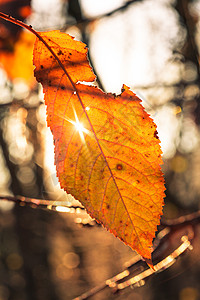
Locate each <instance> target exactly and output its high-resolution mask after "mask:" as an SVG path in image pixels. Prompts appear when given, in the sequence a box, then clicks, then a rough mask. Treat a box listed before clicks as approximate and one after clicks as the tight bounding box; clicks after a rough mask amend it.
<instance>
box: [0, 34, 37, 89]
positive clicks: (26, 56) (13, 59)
mask: <svg viewBox="0 0 200 300" xmlns="http://www.w3.org/2000/svg"><path fill="white" fill-rule="evenodd" d="M34 42H35V37H34V35H33V34H31V33H29V32H26V31H21V32H20V35H19V37H18V39H17V41H16V42H14V43H13V45H12V46H13V50H12V51H7V50H5V51H1V52H0V66H2V67H3V68H4V70H5V71H6V73H7V75H8V77H9V78H10V79H11V80H13V79H17V78H19V79H22V80H24V81H25V82H26V83H27V84H29V85H33V84H34V82H35V79H34V76H33V70H34V67H33V63H32V56H33V46H34Z"/></svg>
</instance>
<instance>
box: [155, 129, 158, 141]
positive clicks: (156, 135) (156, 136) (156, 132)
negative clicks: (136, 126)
mask: <svg viewBox="0 0 200 300" xmlns="http://www.w3.org/2000/svg"><path fill="white" fill-rule="evenodd" d="M154 137H155V138H156V139H158V131H157V130H155V131H154Z"/></svg>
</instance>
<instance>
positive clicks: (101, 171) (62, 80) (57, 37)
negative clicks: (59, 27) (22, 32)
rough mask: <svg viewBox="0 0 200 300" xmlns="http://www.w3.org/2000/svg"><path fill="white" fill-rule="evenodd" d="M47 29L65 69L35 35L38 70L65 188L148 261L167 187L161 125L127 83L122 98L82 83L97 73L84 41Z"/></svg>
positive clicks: (46, 36) (58, 167)
mask: <svg viewBox="0 0 200 300" xmlns="http://www.w3.org/2000/svg"><path fill="white" fill-rule="evenodd" d="M41 34H42V37H43V39H46V41H47V43H48V44H49V46H50V47H52V49H53V50H54V51H55V53H56V55H57V56H59V60H60V61H61V64H63V67H64V68H63V69H61V68H60V66H59V63H58V61H56V59H55V58H54V57H52V55H51V53H50V52H49V51H48V49H46V48H45V46H44V45H43V44H42V43H41V42H40V41H39V40H37V41H36V45H35V49H34V64H35V65H36V70H35V76H36V78H37V80H38V81H39V82H41V83H42V84H43V88H44V92H45V103H46V105H47V116H48V117H47V122H48V125H49V126H50V128H51V130H52V133H53V136H54V139H55V163H56V166H57V173H58V177H59V180H60V183H61V187H62V188H64V189H65V190H66V191H67V192H68V193H70V194H72V195H73V196H74V197H75V198H77V199H78V200H80V201H81V203H82V204H83V205H84V206H85V207H86V209H87V211H88V212H89V214H90V215H91V216H92V217H94V218H95V219H96V220H97V221H98V222H100V223H102V224H103V225H104V226H105V227H106V228H107V229H109V230H110V231H111V232H112V233H113V234H114V235H116V236H117V237H119V238H120V239H121V240H122V241H124V242H125V243H126V244H128V245H130V246H131V247H132V248H134V249H135V250H136V251H137V252H138V253H140V254H141V255H142V256H143V257H144V258H145V259H147V260H149V259H151V246H152V239H153V237H154V236H155V231H156V229H157V225H158V224H159V219H160V215H161V213H162V206H163V197H164V189H165V188H164V180H163V177H162V172H161V168H160V164H161V163H162V160H161V149H160V145H159V140H158V138H157V135H156V133H157V131H156V125H155V124H154V122H153V120H152V119H151V118H150V117H149V115H148V114H147V113H146V112H145V111H144V109H143V107H142V106H141V104H140V102H141V101H140V99H139V98H137V97H136V95H135V94H134V93H132V92H131V91H130V90H129V88H128V87H126V86H125V85H124V86H123V89H122V94H121V95H118V96H115V95H112V94H105V93H103V92H102V91H101V90H100V89H98V88H96V87H94V86H88V85H83V84H80V83H78V81H87V82H90V81H91V80H94V79H95V75H94V74H93V72H92V69H91V67H90V65H89V62H88V60H87V50H86V48H85V45H84V44H82V43H80V42H77V41H74V40H73V39H72V38H71V37H69V36H68V35H67V37H66V35H65V34H64V35H63V33H62V34H61V33H59V32H57V31H54V32H52V33H51V32H50V33H41ZM65 37H66V38H65ZM63 39H64V40H65V39H66V41H65V42H63ZM72 50H73V51H75V52H73V54H72ZM70 53H71V55H70ZM79 67H80V69H79ZM79 70H80V72H79ZM79 73H80V74H79ZM79 75H80V76H79ZM71 81H72V82H71ZM127 116H128V117H127ZM141 201H143V202H142V203H141Z"/></svg>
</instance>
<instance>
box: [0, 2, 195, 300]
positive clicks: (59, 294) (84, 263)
mask: <svg viewBox="0 0 200 300" xmlns="http://www.w3.org/2000/svg"><path fill="white" fill-rule="evenodd" d="M0 11H1V12H4V13H7V14H9V15H11V16H13V17H15V18H17V19H19V20H23V21H25V22H27V23H28V24H31V25H32V26H33V28H34V29H35V30H38V31H45V30H53V29H61V30H63V31H66V32H67V33H69V34H71V35H73V36H75V37H76V39H78V40H82V41H83V42H85V43H86V44H87V45H88V47H89V58H90V61H91V65H92V66H93V68H94V70H95V73H96V75H97V76H98V79H97V82H96V84H98V85H99V87H100V88H102V89H103V90H104V91H107V92H114V93H120V90H121V87H122V84H123V83H125V84H126V85H128V86H130V87H131V89H132V90H133V91H134V92H136V94H137V95H138V96H139V97H140V98H141V99H142V100H143V105H144V106H145V108H146V110H147V111H148V112H149V113H150V114H151V116H152V117H153V118H154V120H155V122H156V124H157V125H158V133H159V137H160V140H161V147H162V150H163V159H164V165H163V171H164V174H165V179H166V188H167V191H166V199H165V202H166V205H165V208H164V216H165V217H166V218H175V217H178V216H181V215H184V214H187V213H190V212H193V211H196V210H198V209H199V208H200V207H199V206H200V201H199V197H200V150H199V149H200V132H199V126H200V69H199V61H200V57H199V51H200V1H199V0H196V1H195V0H193V1H192V0H135V1H126V0H95V1H94V0H68V1H67V0H45V1H44V0H43V1H41V0H32V1H29V0H0ZM33 42H34V37H33V36H32V35H31V34H29V33H27V32H24V31H23V30H22V29H21V28H19V27H17V26H15V25H13V24H11V23H8V22H6V21H5V22H4V21H3V20H1V21H0V196H3V195H22V196H25V197H31V198H39V199H52V200H63V201H67V202H68V203H70V202H71V201H73V199H72V198H71V197H70V196H68V195H65V193H64V192H63V191H62V190H60V189H59V184H58V182H57V179H56V175H55V167H54V165H53V146H52V144H53V142H52V137H51V134H50V132H49V129H48V128H47V127H46V122H45V118H46V117H45V106H44V102H43V94H42V90H41V86H39V85H38V84H37V83H36V81H35V79H34V77H33V66H32V47H33ZM57 210H60V209H59V208H57ZM88 222H90V220H89V218H88V217H87V215H86V214H85V215H84V214H83V215H81V217H80V216H79V215H78V214H77V213H76V214H74V213H66V212H55V211H52V210H48V209H39V208H34V206H32V207H30V206H26V205H25V206H22V205H19V204H13V202H8V201H0V300H67V299H72V298H73V297H76V296H78V295H80V294H82V293H83V292H85V291H87V290H88V289H90V288H92V287H94V286H96V285H98V284H99V283H101V282H102V281H104V280H106V279H108V278H110V277H112V276H114V275H115V274H117V273H118V272H120V271H122V270H123V268H124V263H125V262H126V261H127V260H129V259H130V258H131V257H132V256H133V255H134V254H133V251H132V250H131V249H130V248H129V247H127V246H125V245H124V244H123V243H122V242H120V241H119V240H118V239H116V238H114V237H113V236H112V235H111V234H109V233H108V232H107V231H106V230H104V229H103V228H101V227H97V226H89V225H88V226H83V225H81V224H84V223H85V224H86V225H87V224H88ZM91 224H92V223H91ZM196 236H197V242H196V245H195V247H194V250H193V251H191V252H190V253H189V254H187V255H185V256H184V257H183V258H181V259H179V260H178V262H177V263H176V264H175V265H174V266H172V267H171V268H169V269H167V270H166V271H164V272H162V273H160V274H157V275H155V276H154V277H152V278H151V279H150V280H149V281H148V282H147V283H146V284H145V285H144V286H143V287H140V288H138V289H130V288H129V289H127V290H125V291H123V292H122V293H119V294H116V295H113V294H112V293H111V291H110V290H108V291H104V292H101V293H98V294H96V295H95V296H94V297H92V298H91V299H98V300H100V299H102V300H103V299H104V300H105V299H118V300H121V299H127V300H130V299H134V300H143V299H145V300H155V299H159V300H161V299H163V300H168V299H170V300H173V299H174V300H175V299H179V300H197V299H200V285H199V278H200V261H199V255H200V238H199V237H200V232H199V227H197V232H196Z"/></svg>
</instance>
